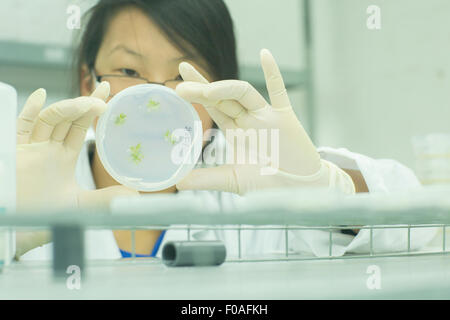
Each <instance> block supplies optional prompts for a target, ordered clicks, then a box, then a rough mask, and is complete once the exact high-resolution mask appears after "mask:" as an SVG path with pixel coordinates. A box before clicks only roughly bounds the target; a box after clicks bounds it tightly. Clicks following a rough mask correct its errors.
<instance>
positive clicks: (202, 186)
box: [177, 165, 240, 194]
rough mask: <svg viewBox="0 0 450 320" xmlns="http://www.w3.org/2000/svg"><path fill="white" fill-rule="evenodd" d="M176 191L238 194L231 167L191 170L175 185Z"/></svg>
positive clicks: (234, 174)
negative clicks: (210, 191) (208, 191)
mask: <svg viewBox="0 0 450 320" xmlns="http://www.w3.org/2000/svg"><path fill="white" fill-rule="evenodd" d="M177 189H178V190H180V191H183V190H215V191H224V192H232V193H237V194H239V193H240V190H239V183H238V180H237V175H236V170H235V168H234V166H231V165H224V166H219V167H213V168H204V169H195V170H192V171H191V172H190V173H189V174H188V175H187V176H186V177H185V178H184V179H183V180H181V181H180V182H179V183H177Z"/></svg>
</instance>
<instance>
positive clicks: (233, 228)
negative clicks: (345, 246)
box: [124, 224, 450, 262]
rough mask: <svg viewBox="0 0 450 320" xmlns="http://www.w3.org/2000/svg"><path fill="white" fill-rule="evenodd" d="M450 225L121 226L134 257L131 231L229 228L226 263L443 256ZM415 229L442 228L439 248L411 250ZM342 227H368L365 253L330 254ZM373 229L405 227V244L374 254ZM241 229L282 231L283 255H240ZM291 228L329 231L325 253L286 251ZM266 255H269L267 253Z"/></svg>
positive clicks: (189, 236) (224, 229)
mask: <svg viewBox="0 0 450 320" xmlns="http://www.w3.org/2000/svg"><path fill="white" fill-rule="evenodd" d="M449 226H450V224H422V225H389V226H380V225H378V226H377V225H373V226H320V227H304V226H294V225H285V226H270V227H267V226H241V225H237V226H212V225H205V226H190V225H189V226H176V225H174V226H170V227H169V228H163V227H161V226H149V227H146V228H124V230H130V231H131V238H132V240H131V243H132V252H131V254H132V257H131V259H133V260H135V259H136V239H135V232H136V231H139V230H186V239H185V240H186V241H192V236H191V232H192V231H196V230H201V231H205V230H211V231H212V230H222V231H226V230H230V231H236V232H237V235H236V241H237V244H238V256H237V257H236V258H230V257H227V259H226V262H269V261H302V260H330V259H355V258H376V257H400V256H413V255H443V254H449V253H450V251H447V250H446V249H447V248H446V235H445V232H446V230H447V227H449ZM415 228H441V230H442V243H441V248H440V249H439V250H434V251H413V250H411V230H412V229H415ZM344 229H359V230H363V229H368V230H369V234H370V237H369V252H367V253H365V254H356V253H350V254H345V255H342V256H335V255H333V233H335V232H336V231H340V230H344ZM375 229H407V234H406V240H407V241H406V243H407V246H406V247H405V250H404V251H400V252H384V253H377V252H375V251H374V239H373V231H374V230H375ZM245 230H250V231H258V230H259V231H263V230H270V231H280V230H281V231H283V232H284V248H285V251H284V255H283V256H278V255H277V256H274V255H272V256H271V257H270V258H269V257H267V258H256V259H255V258H248V257H244V256H243V254H242V236H241V235H242V232H243V231H245ZM293 230H321V231H327V232H328V234H329V237H328V239H329V243H328V248H329V249H328V256H322V257H317V256H310V255H302V254H299V253H294V254H293V253H290V252H289V247H290V246H289V241H290V239H289V238H290V237H289V231H293ZM268 256H269V255H268Z"/></svg>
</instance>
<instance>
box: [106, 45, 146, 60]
mask: <svg viewBox="0 0 450 320" xmlns="http://www.w3.org/2000/svg"><path fill="white" fill-rule="evenodd" d="M118 50H122V51H125V52H126V53H128V54H131V55H133V56H136V57H139V58H142V57H143V55H142V54H141V53H139V52H136V51H134V50H132V49H130V48H128V47H127V46H125V45H123V44H119V45H117V46H115V47H114V48H113V49H112V50H111V51H110V52H109V54H108V55H112V54H113V53H114V52H115V51H118Z"/></svg>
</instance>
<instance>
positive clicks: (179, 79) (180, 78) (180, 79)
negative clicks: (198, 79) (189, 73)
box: [174, 74, 183, 81]
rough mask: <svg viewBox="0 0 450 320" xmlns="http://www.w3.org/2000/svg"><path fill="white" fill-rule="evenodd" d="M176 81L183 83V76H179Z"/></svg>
mask: <svg viewBox="0 0 450 320" xmlns="http://www.w3.org/2000/svg"><path fill="white" fill-rule="evenodd" d="M174 80H175V81H183V78H182V77H181V75H180V74H179V75H178V76H177V77H176V78H175V79H174Z"/></svg>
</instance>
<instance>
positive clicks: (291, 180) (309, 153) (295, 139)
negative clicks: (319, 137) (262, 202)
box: [176, 49, 355, 195]
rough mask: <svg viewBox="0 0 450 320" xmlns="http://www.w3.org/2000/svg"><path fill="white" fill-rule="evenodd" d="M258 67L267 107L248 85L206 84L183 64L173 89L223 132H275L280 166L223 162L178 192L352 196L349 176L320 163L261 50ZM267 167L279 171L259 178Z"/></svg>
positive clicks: (192, 177) (278, 75) (201, 171)
mask: <svg viewBox="0 0 450 320" xmlns="http://www.w3.org/2000/svg"><path fill="white" fill-rule="evenodd" d="M261 65H262V68H263V70H264V75H265V79H266V85H267V90H268V93H269V96H270V101H271V105H270V104H269V103H267V101H266V100H265V99H264V98H263V97H262V96H261V94H260V93H259V92H258V91H257V90H256V89H255V88H253V87H252V86H251V85H250V84H249V83H248V82H244V81H238V80H225V81H217V82H213V83H208V81H207V80H206V79H205V78H204V77H203V76H202V75H201V74H200V73H199V72H198V71H197V70H195V68H194V67H193V66H191V65H190V64H188V63H186V62H183V63H181V64H180V67H179V69H180V74H181V76H182V77H183V79H184V80H185V82H183V83H181V84H179V85H178V87H177V88H176V91H177V93H178V94H179V95H180V96H181V97H183V98H184V99H186V100H187V101H189V102H191V103H200V104H202V105H203V106H204V107H205V108H206V110H207V111H208V113H209V115H210V116H211V118H212V119H213V120H214V122H215V123H216V124H217V125H218V126H219V128H220V129H221V130H222V131H223V132H224V133H226V130H228V129H238V128H241V129H243V130H247V129H256V130H258V129H269V130H270V129H278V130H279V165H275V164H273V163H270V162H268V159H267V157H262V156H261V155H258V164H256V165H255V164H226V165H223V166H218V167H212V168H204V169H196V170H193V171H192V172H191V173H190V174H189V175H188V176H187V177H186V178H185V179H183V180H182V181H181V182H180V183H178V184H177V188H178V190H219V191H226V192H233V193H238V194H241V195H242V194H245V193H247V192H249V191H254V190H258V189H268V188H284V187H328V188H332V189H335V190H338V191H341V192H343V193H345V194H353V193H355V187H354V184H353V181H352V179H351V177H350V176H349V175H348V174H346V173H345V172H344V171H343V170H341V169H340V168H338V167H337V166H335V165H334V164H332V163H330V162H327V161H325V160H322V159H320V155H319V154H318V152H317V150H316V148H315V147H314V145H313V143H312V142H311V140H310V138H309V136H308V135H307V133H306V132H305V130H304V129H303V126H302V125H301V123H300V122H299V120H298V119H297V117H296V115H295V113H294V110H293V109H292V106H291V103H290V101H289V97H288V94H287V92H286V88H285V85H284V82H283V78H282V76H281V73H280V70H279V68H278V66H277V64H276V62H275V60H274V58H273V57H272V55H271V53H270V52H269V51H268V50H266V49H264V50H262V51H261ZM269 136H270V133H269ZM250 147H251V146H250ZM246 148H249V146H248V145H247V146H246ZM246 151H247V152H248V151H249V150H246ZM268 166H269V167H273V168H277V167H278V170H274V172H275V171H276V173H275V174H269V175H267V174H265V175H262V174H261V173H262V172H263V171H261V169H262V168H266V167H268Z"/></svg>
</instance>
